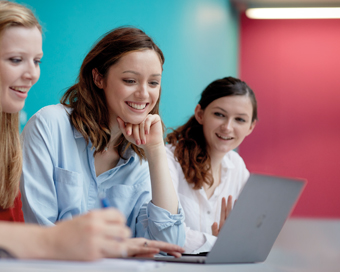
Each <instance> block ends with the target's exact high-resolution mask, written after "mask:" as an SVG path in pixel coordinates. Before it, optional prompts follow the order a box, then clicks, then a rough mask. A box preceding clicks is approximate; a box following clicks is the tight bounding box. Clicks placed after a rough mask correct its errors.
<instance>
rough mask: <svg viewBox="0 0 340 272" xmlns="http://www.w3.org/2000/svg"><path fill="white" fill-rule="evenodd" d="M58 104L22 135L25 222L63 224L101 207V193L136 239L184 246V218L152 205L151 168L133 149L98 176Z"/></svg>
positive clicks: (82, 141)
mask: <svg viewBox="0 0 340 272" xmlns="http://www.w3.org/2000/svg"><path fill="white" fill-rule="evenodd" d="M67 111H69V109H66V108H65V107H64V106H62V105H60V104H58V105H53V106H48V107H45V108H43V109H41V110H40V111H38V112H37V113H36V114H35V115H34V116H33V117H32V118H31V119H30V120H29V121H28V123H27V125H26V126H25V129H24V131H23V133H22V140H23V172H22V176H21V184H20V190H21V194H22V203H23V212H24V217H25V221H26V222H30V223H38V224H40V225H53V224H54V223H55V222H56V221H58V220H64V219H71V218H72V217H73V216H75V215H78V214H83V213H86V212H87V211H89V210H92V209H96V208H100V201H99V197H98V193H101V194H102V193H104V194H105V195H106V198H107V199H108V200H109V202H110V204H111V206H112V207H115V208H117V209H119V210H120V211H121V212H122V213H123V214H124V215H125V217H126V218H127V225H128V226H129V227H130V228H131V230H132V235H133V236H134V237H145V238H148V239H154V240H161V241H166V242H169V243H174V244H178V245H181V246H182V245H183V244H184V240H185V230H184V227H183V221H184V214H183V210H182V208H181V207H180V206H179V209H178V214H171V213H170V212H168V211H167V210H164V209H162V208H160V207H157V206H155V205H154V204H152V203H151V201H150V200H151V182H150V174H149V166H148V163H147V162H146V161H142V162H141V161H140V159H139V157H138V156H137V154H136V153H135V152H134V151H133V150H132V149H128V150H127V151H126V153H125V154H124V157H125V158H126V159H120V160H119V162H118V164H117V166H116V167H114V168H113V169H110V170H108V171H106V172H105V173H102V174H101V175H99V176H98V177H97V176H96V171H95V165H94V157H93V153H94V149H91V147H92V144H91V142H89V144H88V145H87V144H86V141H85V139H84V137H83V136H82V135H81V134H80V133H79V131H77V130H76V129H75V128H74V127H73V125H72V124H71V122H70V119H69V115H68V113H67Z"/></svg>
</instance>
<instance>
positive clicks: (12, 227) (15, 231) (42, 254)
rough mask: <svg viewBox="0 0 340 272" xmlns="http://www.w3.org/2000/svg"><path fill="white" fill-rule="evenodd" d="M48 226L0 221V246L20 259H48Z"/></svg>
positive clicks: (49, 252)
mask: <svg viewBox="0 0 340 272" xmlns="http://www.w3.org/2000/svg"><path fill="white" fill-rule="evenodd" d="M48 231H49V230H48V228H43V227H39V226H36V225H30V224H21V223H9V222H1V223H0V247H2V248H4V249H6V250H8V251H9V252H10V253H11V254H13V255H14V256H15V257H17V258H20V259H49V258H51V257H52V256H51V248H50V247H49V246H48V244H49V237H48Z"/></svg>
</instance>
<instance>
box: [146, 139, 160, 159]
mask: <svg viewBox="0 0 340 272" xmlns="http://www.w3.org/2000/svg"><path fill="white" fill-rule="evenodd" d="M144 151H145V155H146V157H147V158H148V159H149V156H152V157H153V156H156V155H157V154H163V153H165V148H164V143H163V141H162V142H159V143H157V144H153V145H150V146H145V148H144Z"/></svg>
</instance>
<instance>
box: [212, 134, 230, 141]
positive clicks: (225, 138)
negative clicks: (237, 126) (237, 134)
mask: <svg viewBox="0 0 340 272" xmlns="http://www.w3.org/2000/svg"><path fill="white" fill-rule="evenodd" d="M216 136H217V137H218V138H220V139H222V140H232V139H234V137H229V136H227V137H224V136H222V135H219V134H217V133H216Z"/></svg>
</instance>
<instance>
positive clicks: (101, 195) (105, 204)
mask: <svg viewBox="0 0 340 272" xmlns="http://www.w3.org/2000/svg"><path fill="white" fill-rule="evenodd" d="M98 196H99V199H100V203H101V204H102V208H109V207H110V206H111V205H110V203H109V200H108V199H107V198H106V197H105V193H103V192H102V193H99V194H98Z"/></svg>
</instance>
